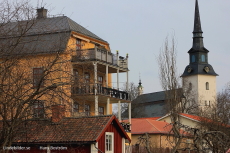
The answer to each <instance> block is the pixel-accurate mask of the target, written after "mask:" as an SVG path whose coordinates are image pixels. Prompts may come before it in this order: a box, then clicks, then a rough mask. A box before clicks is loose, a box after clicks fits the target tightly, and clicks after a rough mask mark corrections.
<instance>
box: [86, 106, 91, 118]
mask: <svg viewBox="0 0 230 153" xmlns="http://www.w3.org/2000/svg"><path fill="white" fill-rule="evenodd" d="M85 115H86V116H90V106H89V105H87V104H85Z"/></svg>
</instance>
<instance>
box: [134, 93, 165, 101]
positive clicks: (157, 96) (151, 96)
mask: <svg viewBox="0 0 230 153" xmlns="http://www.w3.org/2000/svg"><path fill="white" fill-rule="evenodd" d="M163 100H165V92H164V91H159V92H153V93H148V94H142V95H140V96H138V97H137V98H136V99H135V100H134V101H138V103H148V102H154V101H163Z"/></svg>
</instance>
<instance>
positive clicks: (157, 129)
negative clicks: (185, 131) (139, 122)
mask: <svg viewBox="0 0 230 153" xmlns="http://www.w3.org/2000/svg"><path fill="white" fill-rule="evenodd" d="M145 120H146V121H147V122H148V123H149V124H151V125H152V126H153V127H154V128H155V129H156V130H158V131H159V132H161V131H160V130H159V129H158V128H156V127H155V126H154V125H153V124H152V123H151V122H149V121H148V119H145Z"/></svg>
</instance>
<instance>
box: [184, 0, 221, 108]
mask: <svg viewBox="0 0 230 153" xmlns="http://www.w3.org/2000/svg"><path fill="white" fill-rule="evenodd" d="M202 33H203V32H202V29H201V22H200V13H199V6H198V1H197V0H196V4H195V17H194V30H193V45H192V48H191V49H190V50H189V51H188V53H189V65H188V66H187V67H186V68H185V70H184V73H183V74H182V76H181V77H182V78H183V88H184V89H191V93H193V96H194V97H195V102H197V104H198V106H199V107H200V108H205V107H210V106H212V105H214V104H215V100H216V76H217V74H216V73H215V71H214V69H213V67H212V66H211V65H210V64H209V63H208V53H209V51H208V50H207V49H206V48H205V47H204V43H203V37H202Z"/></svg>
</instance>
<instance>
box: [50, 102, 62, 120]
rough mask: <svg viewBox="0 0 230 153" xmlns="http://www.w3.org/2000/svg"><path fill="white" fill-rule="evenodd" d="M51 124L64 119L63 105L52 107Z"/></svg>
mask: <svg viewBox="0 0 230 153" xmlns="http://www.w3.org/2000/svg"><path fill="white" fill-rule="evenodd" d="M51 110H52V122H60V121H61V120H62V118H64V117H65V105H60V104H59V105H58V104H57V105H52V106H51Z"/></svg>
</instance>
